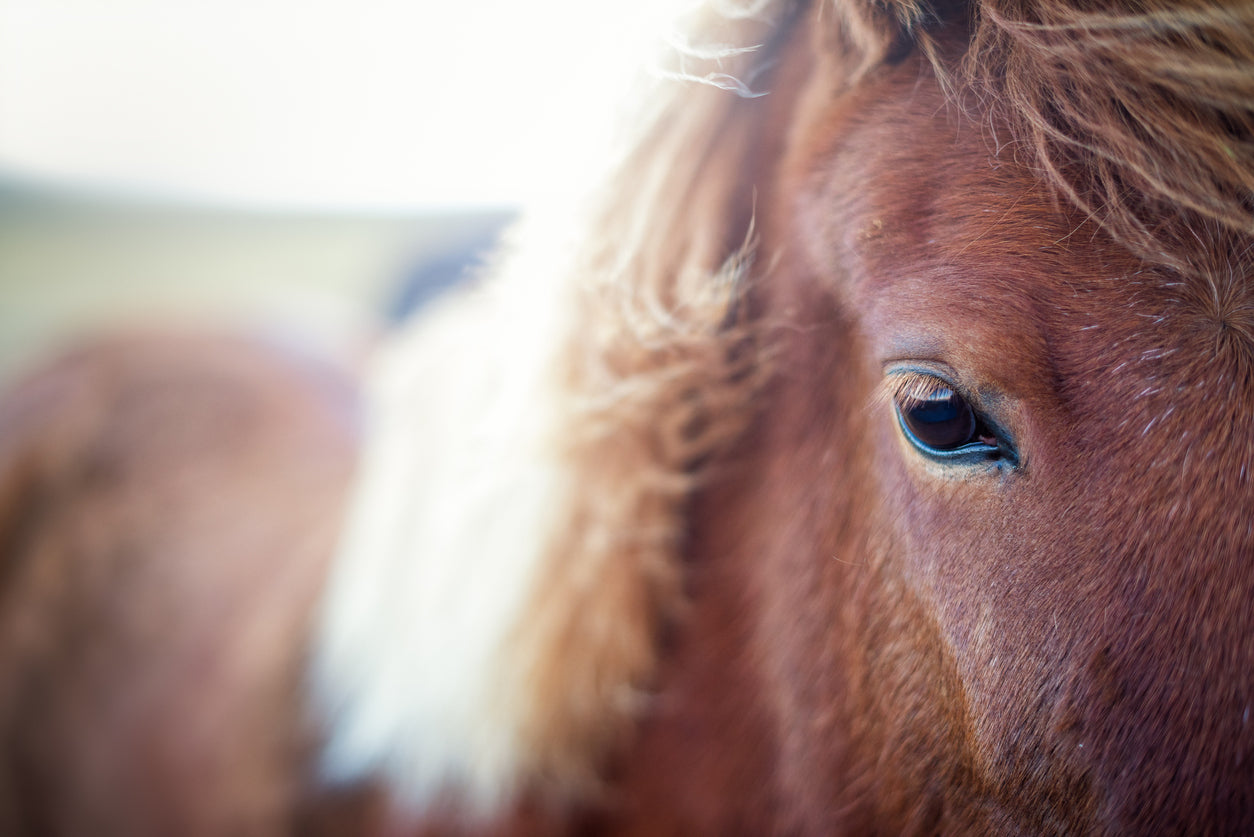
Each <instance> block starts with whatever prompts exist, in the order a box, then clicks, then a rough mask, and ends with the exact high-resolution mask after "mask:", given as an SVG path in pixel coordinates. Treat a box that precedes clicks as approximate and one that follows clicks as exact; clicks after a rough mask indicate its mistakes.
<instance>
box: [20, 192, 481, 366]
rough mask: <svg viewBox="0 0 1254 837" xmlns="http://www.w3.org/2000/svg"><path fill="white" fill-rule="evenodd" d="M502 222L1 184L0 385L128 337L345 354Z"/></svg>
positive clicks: (460, 215) (462, 214)
mask: <svg viewBox="0 0 1254 837" xmlns="http://www.w3.org/2000/svg"><path fill="white" fill-rule="evenodd" d="M502 217H504V213H503V212H500V211H492V210H485V211H483V212H475V211H457V212H449V213H440V212H415V213H412V214H395V213H393V214H377V215H369V214H339V213H330V212H304V213H302V212H240V211H232V210H225V209H214V208H204V207H196V206H191V205H180V204H174V203H168V202H166V203H162V202H159V201H145V200H141V199H136V198H120V197H116V196H113V197H111V196H107V195H87V194H76V193H67V192H53V191H49V190H47V189H40V188H34V187H31V186H28V185H24V184H21V183H15V182H12V181H5V180H0V382H2V381H6V380H9V379H10V378H11V377H12V376H13V375H14V374H15V373H17V372H18V371H20V370H21V369H23V368H26V367H29V366H30V365H31V364H32V363H35V362H37V359H38V358H39V357H40V356H41V355H45V354H47V353H48V352H51V351H55V350H56V348H57V347H58V346H62V345H65V344H66V343H68V342H72V341H77V340H81V339H84V338H86V337H89V336H90V335H91V334H93V333H100V332H101V331H104V330H109V329H116V328H124V327H128V326H133V325H143V326H151V325H158V326H167V327H171V328H176V329H177V328H184V327H192V326H203V325H208V326H211V327H215V328H217V327H221V328H245V329H256V328H265V329H278V330H283V331H285V332H288V333H290V334H292V335H294V336H298V337H301V338H303V339H309V340H311V341H313V342H317V343H322V344H324V345H326V346H328V347H330V348H331V349H332V350H336V349H339V348H345V349H348V348H351V347H352V346H354V345H358V344H359V343H360V341H361V340H363V339H368V338H369V336H370V335H371V334H372V333H373V332H376V331H377V330H378V328H380V327H381V326H382V324H383V313H384V311H385V309H386V307H387V305H388V304H389V301H390V300H392V299H393V298H394V297H395V295H396V293H397V287H398V285H399V283H401V282H402V281H404V279H403V277H404V276H405V275H407V273H408V272H410V271H412V270H413V269H414V267H415V266H416V265H420V264H422V263H423V262H424V261H425V260H427V259H430V258H433V257H439V255H440V254H442V253H445V252H447V251H449V250H456V249H457V248H458V247H460V246H462V245H463V244H464V242H466V241H469V240H471V239H473V238H474V237H475V236H476V235H481V234H482V231H483V230H484V229H485V228H488V227H491V226H492V225H493V224H497V223H500V221H501V219H502Z"/></svg>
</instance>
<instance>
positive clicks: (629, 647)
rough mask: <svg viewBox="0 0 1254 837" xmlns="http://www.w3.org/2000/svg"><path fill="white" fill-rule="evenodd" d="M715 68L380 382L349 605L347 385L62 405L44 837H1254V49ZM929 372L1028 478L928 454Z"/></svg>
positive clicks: (49, 554)
mask: <svg viewBox="0 0 1254 837" xmlns="http://www.w3.org/2000/svg"><path fill="white" fill-rule="evenodd" d="M692 32H693V34H692V36H691V37H690V38H689V40H688V41H687V42H686V43H685V45H684V49H683V53H682V54H681V55H680V56H679V58H678V59H677V63H676V65H675V66H674V68H673V72H671V73H669V74H668V77H667V78H666V79H665V80H664V81H661V82H659V84H658V86H657V87H655V88H653V89H651V90H650V91H648V95H647V96H646V97H645V105H644V107H643V110H642V114H641V116H640V118H639V120H638V122H637V123H636V124H637V125H638V132H639V133H638V135H637V137H636V139H635V145H634V146H633V148H632V149H631V150H630V151H629V153H628V154H627V155H626V157H625V158H624V159H623V160H622V161H621V163H620V164H619V165H618V168H617V173H616V174H613V175H612V176H611V177H609V178H608V180H607V182H606V183H605V184H604V185H603V187H602V189H601V192H600V197H599V198H598V199H597V201H598V202H596V203H594V204H593V205H592V207H591V211H589V212H587V213H586V214H582V213H581V214H577V215H576V216H575V217H576V218H577V220H575V221H571V220H568V221H566V222H562V221H558V222H557V223H554V224H552V225H550V226H548V227H544V228H539V229H537V230H532V231H524V233H523V234H520V237H519V242H520V243H519V244H518V245H517V246H516V250H515V252H514V254H513V256H511V257H510V258H508V259H506V261H505V262H504V263H503V264H502V266H501V269H500V270H499V271H498V272H497V275H496V276H495V277H494V278H493V279H492V280H491V281H490V282H489V283H487V284H486V285H484V286H483V287H481V288H477V289H474V290H473V291H471V292H468V293H466V294H463V295H462V296H461V297H460V298H457V299H453V300H451V301H449V302H448V303H447V304H445V305H443V306H441V307H440V308H438V309H437V310H434V311H432V312H430V314H428V315H427V316H424V317H423V318H422V319H421V320H420V321H418V322H417V323H415V324H414V326H413V328H412V329H411V331H410V332H409V333H407V334H405V335H402V336H401V337H399V338H397V340H396V341H395V343H394V345H393V346H392V347H391V348H390V349H389V350H388V351H387V352H385V353H384V354H383V356H382V358H381V359H380V360H379V362H378V364H377V367H376V371H375V372H374V374H373V376H372V379H371V382H370V386H369V388H368V396H367V400H368V412H367V418H366V426H365V435H366V446H365V453H364V456H363V459H362V462H361V465H360V467H359V474H358V478H357V483H356V487H355V488H354V494H353V500H352V502H351V504H350V513H349V518H348V523H347V527H346V534H345V535H344V536H343V538H342V545H341V547H340V550H339V553H338V555H337V557H336V558H335V562H334V563H335V566H334V567H333V569H332V571H331V573H330V575H329V576H327V580H326V581H325V583H324V582H323V581H322V575H323V572H324V570H325V563H324V561H325V558H326V556H327V555H328V554H329V552H330V550H331V542H332V540H333V538H334V537H335V536H334V533H333V532H331V531H327V528H328V524H331V525H330V527H329V528H331V529H334V528H335V525H334V523H335V521H336V520H337V515H338V511H337V510H338V503H339V498H340V492H341V491H342V490H343V487H344V479H345V476H344V463H345V461H346V459H347V458H348V453H347V450H348V445H349V442H348V441H346V440H347V439H348V438H350V437H351V433H350V432H349V431H348V430H347V429H346V428H345V427H344V425H343V416H342V413H341V412H339V411H338V410H339V408H338V407H337V404H338V403H339V401H340V400H342V399H344V398H346V396H344V395H343V394H340V395H338V396H335V397H332V395H331V394H329V391H328V389H327V388H326V387H327V384H325V383H317V382H314V381H312V380H311V378H310V373H309V372H308V370H306V369H304V368H303V367H299V366H293V365H292V364H290V363H286V364H285V363H283V362H280V361H277V360H273V359H271V360H265V361H261V360H249V361H247V362H245V361H241V360H240V358H244V357H248V358H255V357H256V353H255V351H247V350H245V349H243V348H239V347H233V346H228V345H219V344H205V343H199V342H197V343H192V344H191V345H190V346H184V347H183V348H181V349H179V350H178V351H177V352H176V351H175V350H174V347H173V346H168V345H161V346H159V347H158V348H157V349H155V350H154V349H152V348H148V347H144V346H140V347H139V348H136V347H135V346H134V345H128V346H124V347H122V348H117V347H114V348H111V349H109V350H107V351H106V352H104V353H103V354H102V355H100V356H99V357H85V358H79V359H77V360H74V361H71V362H68V363H67V364H66V365H63V366H62V367H60V368H59V369H54V370H53V371H52V372H51V373H47V374H46V375H45V376H44V377H42V378H38V377H37V378H35V379H34V380H33V381H32V382H31V383H29V384H27V385H26V388H25V389H24V390H20V391H19V392H18V393H17V394H16V396H15V397H14V398H13V399H12V400H11V401H10V406H9V407H7V408H6V409H7V412H5V413H4V414H2V415H0V427H2V428H3V431H2V432H3V435H2V436H0V439H2V440H3V448H2V449H0V450H2V451H3V457H2V458H0V468H3V471H2V473H3V476H2V477H0V499H3V501H4V504H5V505H4V511H3V514H0V523H3V526H4V530H3V537H2V539H0V544H2V545H3V550H4V551H3V557H2V560H3V562H4V563H3V564H2V565H0V566H2V568H3V572H2V573H0V603H2V606H0V629H2V630H3V633H2V634H0V671H3V678H2V679H0V728H2V729H4V730H5V738H4V739H3V740H4V741H5V752H4V759H5V761H4V762H3V764H4V771H3V772H0V827H7V828H6V833H8V832H9V831H13V832H14V833H44V832H49V833H86V832H90V833H110V831H112V833H173V832H177V833H198V832H203V833H219V832H229V833H236V832H244V833H279V832H282V831H284V830H286V829H289V828H292V827H294V826H293V823H294V822H295V823H297V824H299V825H300V826H301V827H302V828H309V829H311V830H321V831H323V832H328V831H331V830H333V829H334V828H336V827H339V826H343V827H344V828H345V829H346V830H347V831H348V832H349V833H367V831H368V829H369V828H373V827H374V826H377V825H380V824H381V823H382V822H383V821H382V820H377V819H373V818H375V817H378V816H380V815H382V814H383V812H386V815H385V817H384V819H385V820H386V829H387V830H389V832H390V833H404V832H405V831H406V830H409V829H413V830H421V829H422V828H423V825H422V823H423V822H424V821H425V822H426V823H427V825H426V828H427V829H429V830H435V831H442V830H462V829H466V830H473V829H476V828H484V829H488V830H498V831H505V832H509V831H511V830H514V831H519V832H524V831H532V832H537V833H557V832H560V831H562V830H575V831H589V832H607V833H610V832H613V833H638V834H690V833H752V834H759V833H779V832H787V833H853V834H863V833H873V832H883V833H898V832H910V833H920V832H922V833H935V832H947V833H990V834H993V833H995V834H1005V833H1081V832H1083V833H1186V832H1187V833H1243V832H1248V831H1251V830H1254V769H1251V764H1252V763H1254V727H1252V726H1251V724H1250V714H1251V708H1252V705H1254V674H1252V673H1251V672H1254V608H1251V606H1250V604H1251V602H1252V601H1254V564H1251V561H1252V560H1254V492H1252V490H1251V486H1250V468H1251V464H1252V463H1251V457H1252V455H1254V434H1252V433H1251V430H1252V429H1254V428H1252V426H1251V425H1252V423H1254V412H1252V411H1254V298H1252V297H1251V290H1250V285H1249V276H1250V270H1251V262H1252V261H1254V257H1252V256H1251V245H1252V244H1254V95H1252V93H1254V90H1252V89H1251V88H1254V13H1251V10H1250V9H1249V8H1248V7H1246V6H1245V5H1240V4H1233V5H1231V6H1226V5H1223V4H1220V3H1214V2H1186V3H1181V4H1170V5H1169V4H1166V3H1162V2H1156V0H1154V1H1150V0H1147V1H1146V2H1137V3H1127V4H1125V5H1121V4H1118V3H1114V2H1111V3H1098V4H1083V5H1081V4H1069V3H1066V2H1060V0H987V1H986V2H979V3H973V4H967V3H963V2H958V0H955V1H954V2H948V3H935V4H928V3H916V2H894V0H880V2H874V3H867V4H860V3H856V2H853V0H839V1H838V2H818V1H817V0H816V2H786V0H776V1H775V2H771V0H759V2H755V3H752V4H750V5H747V6H744V7H728V4H726V3H723V4H714V5H713V6H711V8H708V9H705V10H703V11H702V12H700V13H699V14H698V15H697V17H696V19H695V20H694V22H693V27H692ZM702 81H705V82H708V83H707V84H702V83H700V82H702ZM736 92H739V93H740V95H734V94H735V93H736ZM759 94H764V95H759ZM580 209H581V210H582V209H583V208H582V207H581V208H580ZM184 364H186V365H187V371H186V372H183V371H181V367H182V366H183V365H184ZM920 370H923V372H924V373H926V374H928V375H932V376H939V377H941V378H943V379H945V380H946V381H948V382H949V384H950V385H951V386H952V387H953V388H954V389H956V390H957V391H960V392H962V393H963V394H964V395H965V396H966V397H967V399H968V400H970V401H971V402H972V403H973V404H976V405H977V406H978V407H979V408H980V409H981V410H982V411H983V412H984V413H985V414H987V415H988V416H989V417H991V418H994V419H995V420H996V422H997V424H998V425H999V426H1001V427H1003V428H1005V429H1006V431H1007V435H1008V436H1010V437H1011V438H1012V439H1013V443H1014V447H1015V450H1016V452H1017V459H1016V460H1014V461H1004V460H1003V461H998V462H997V463H996V464H995V465H988V464H987V463H986V464H985V465H983V466H980V467H971V466H964V465H958V466H956V465H952V464H943V463H941V462H938V461H935V460H934V459H931V458H929V457H928V456H926V455H924V454H923V453H922V452H921V451H920V450H919V449H916V447H915V446H914V445H912V444H911V443H910V442H909V441H907V440H906V438H905V437H904V436H903V434H902V432H901V429H900V428H899V427H898V424H897V422H896V420H895V418H894V402H895V400H897V399H899V398H900V397H901V396H900V387H901V383H900V382H901V381H902V380H903V379H904V378H903V375H911V374H914V375H917V374H920ZM228 372H229V374H227V373H228ZM184 374H186V375H187V376H188V377H187V378H186V379H185V378H184V377H183V375H184ZM181 380H187V381H188V382H189V383H188V384H187V386H188V387H193V386H194V382H196V381H204V382H212V383H213V387H211V388H210V389H209V390H203V391H206V392H210V393H212V394H213V395H212V397H210V396H204V397H205V398H206V401H205V402H204V404H203V405H202V404H200V403H199V402H197V403H195V404H192V405H191V406H187V405H185V404H184V403H183V402H182V400H180V399H182V398H183V396H179V397H178V398H175V397H174V396H173V395H170V394H169V393H170V392H174V391H175V390H172V389H171V388H172V387H176V386H177V384H176V382H177V381H181ZM201 391H202V390H201V389H199V388H194V389H188V390H187V392H201ZM177 392H182V390H177ZM240 416H243V418H241V417H240ZM215 417H217V418H215ZM156 428H173V429H172V430H168V431H167V430H164V429H163V430H160V431H158V430H157V429H156ZM304 451H309V452H310V454H309V457H311V458H306V456H305V454H304ZM101 462H106V463H108V466H107V467H104V466H101V465H100V463H101ZM154 496H159V497H162V498H167V500H168V505H167V506H166V508H167V509H168V511H158V510H154V509H153V508H152V507H151V506H150V505H149V498H151V497H154ZM206 556H207V557H206ZM214 556H222V560H213V557H214ZM158 559H160V560H158ZM246 567H247V568H253V567H258V568H259V570H258V572H259V573H260V574H259V575H258V576H256V577H255V578H253V579H247V578H246V577H245V576H244V575H243V573H244V569H245V568H246ZM319 588H321V602H322V603H321V605H319V606H318V607H317V609H316V611H315V610H313V607H314V606H313V604H312V600H313V599H314V598H315V597H316V596H318V595H319ZM176 617H178V618H176ZM311 618H313V619H315V620H316V626H315V627H313V628H312V630H311V629H310V627H309V620H310V619H311ZM162 640H164V641H162ZM302 670H305V671H307V674H306V675H302V674H301V673H300V672H301V671H302ZM302 678H304V679H302ZM298 686H304V687H306V688H307V689H308V690H309V694H308V695H307V696H304V697H299V696H297V695H296V692H297V689H298ZM307 712H308V713H309V715H306V713H307ZM306 717H309V718H311V719H312V720H311V723H313V725H314V726H313V728H314V729H315V730H316V734H317V735H318V736H319V740H320V741H321V745H320V749H321V755H320V756H317V757H316V758H311V759H308V760H303V759H304V757H305V755H306V752H305V750H304V749H303V748H304V746H305V740H306V739H305V734H306V731H305V727H304V726H303V719H305V718H306ZM132 754H133V755H132ZM317 771H320V775H316V772H317ZM301 781H306V784H304V785H301V784H300V783H301ZM354 788H364V789H365V790H364V791H363V795H362V796H360V797H359V799H360V800H363V804H362V805H361V806H360V807H354V806H352V805H349V806H347V807H341V808H340V809H338V810H333V808H334V806H333V805H332V802H335V801H336V800H337V799H348V800H349V801H350V802H351V801H352V797H351V796H349V797H343V796H339V795H338V794H340V793H341V791H343V790H349V791H353V789H354ZM294 812H296V813H294ZM333 813H334V814H337V816H335V817H333V816H332V814H333ZM358 814H360V815H369V816H370V817H372V819H371V820H370V822H369V824H367V825H363V824H362V822H353V821H352V820H351V819H349V820H342V819H341V818H340V817H351V816H354V815H358ZM6 817H7V819H5V818H6Z"/></svg>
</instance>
